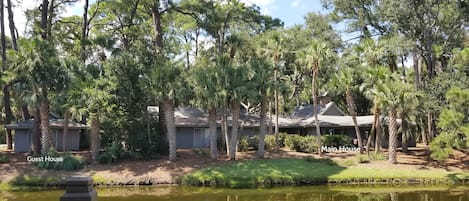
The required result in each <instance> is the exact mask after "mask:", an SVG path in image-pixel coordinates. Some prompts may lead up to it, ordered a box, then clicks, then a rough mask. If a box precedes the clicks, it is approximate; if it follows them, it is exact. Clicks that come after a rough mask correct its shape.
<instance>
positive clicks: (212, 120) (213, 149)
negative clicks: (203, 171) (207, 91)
mask: <svg viewBox="0 0 469 201" xmlns="http://www.w3.org/2000/svg"><path fill="white" fill-rule="evenodd" d="M208 130H209V133H210V158H212V159H214V160H216V159H217V155H218V153H217V151H218V150H217V111H216V110H215V108H214V107H209V108H208Z"/></svg>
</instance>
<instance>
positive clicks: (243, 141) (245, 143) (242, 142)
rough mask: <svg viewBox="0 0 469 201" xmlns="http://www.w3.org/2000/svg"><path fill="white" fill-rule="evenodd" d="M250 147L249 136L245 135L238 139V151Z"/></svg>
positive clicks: (246, 149)
mask: <svg viewBox="0 0 469 201" xmlns="http://www.w3.org/2000/svg"><path fill="white" fill-rule="evenodd" d="M248 149H249V140H248V137H247V136H243V137H241V138H240V139H239V141H238V151H243V152H245V151H248Z"/></svg>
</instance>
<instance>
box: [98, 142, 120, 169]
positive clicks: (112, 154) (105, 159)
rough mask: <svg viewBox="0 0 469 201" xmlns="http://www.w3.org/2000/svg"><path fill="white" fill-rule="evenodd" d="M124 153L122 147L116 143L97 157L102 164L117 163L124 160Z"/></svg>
mask: <svg viewBox="0 0 469 201" xmlns="http://www.w3.org/2000/svg"><path fill="white" fill-rule="evenodd" d="M123 152H124V151H123V149H122V145H121V144H120V143H117V142H114V143H112V145H111V146H110V147H107V148H105V149H104V152H101V153H99V154H98V155H96V160H97V161H98V162H99V163H101V164H111V163H115V162H117V161H118V160H119V159H121V158H122V154H123Z"/></svg>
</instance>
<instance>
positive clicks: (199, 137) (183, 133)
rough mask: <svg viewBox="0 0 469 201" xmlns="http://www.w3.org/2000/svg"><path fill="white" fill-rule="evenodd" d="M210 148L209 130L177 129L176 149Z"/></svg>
mask: <svg viewBox="0 0 469 201" xmlns="http://www.w3.org/2000/svg"><path fill="white" fill-rule="evenodd" d="M207 147H209V133H208V128H176V148H178V149H192V148H207Z"/></svg>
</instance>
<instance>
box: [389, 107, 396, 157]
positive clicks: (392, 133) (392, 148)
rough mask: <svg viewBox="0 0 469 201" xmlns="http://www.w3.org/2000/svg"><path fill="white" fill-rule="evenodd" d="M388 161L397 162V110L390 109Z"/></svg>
mask: <svg viewBox="0 0 469 201" xmlns="http://www.w3.org/2000/svg"><path fill="white" fill-rule="evenodd" d="M388 152H389V163H391V164H396V163H397V111H396V110H395V109H391V110H390V111H389V143H388Z"/></svg>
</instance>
